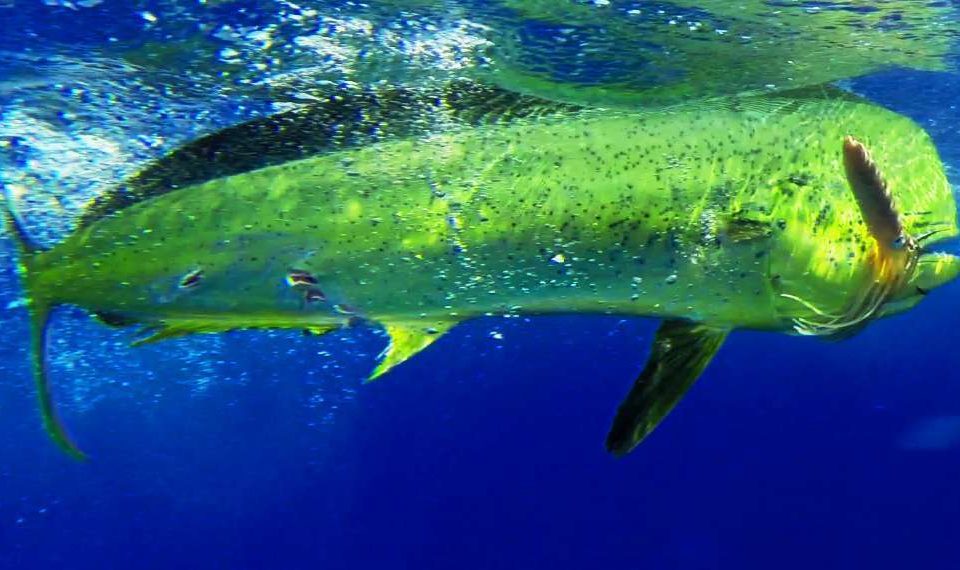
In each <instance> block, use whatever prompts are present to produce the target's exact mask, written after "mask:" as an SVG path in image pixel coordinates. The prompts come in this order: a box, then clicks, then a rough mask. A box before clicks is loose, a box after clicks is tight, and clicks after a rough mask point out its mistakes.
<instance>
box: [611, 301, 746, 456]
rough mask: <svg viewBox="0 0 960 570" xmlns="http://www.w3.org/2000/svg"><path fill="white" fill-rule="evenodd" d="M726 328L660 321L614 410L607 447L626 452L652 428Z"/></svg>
mask: <svg viewBox="0 0 960 570" xmlns="http://www.w3.org/2000/svg"><path fill="white" fill-rule="evenodd" d="M728 333H729V331H727V330H722V329H714V328H710V327H707V326H704V325H702V324H698V323H691V322H687V321H680V320H667V321H664V322H663V323H662V324H661V325H660V328H659V330H657V336H656V338H655V339H654V341H653V347H652V349H651V353H650V357H649V359H648V360H647V364H646V366H644V368H643V372H641V373H640V377H639V378H637V380H636V382H634V384H633V388H632V389H631V390H630V393H629V394H628V395H627V398H626V400H624V401H623V403H622V404H620V408H619V409H618V410H617V416H616V418H615V419H614V420H613V427H611V429H610V433H609V434H608V435H607V451H609V452H611V453H613V454H614V455H618V456H622V455H626V454H627V453H629V452H630V450H632V449H633V448H634V447H636V446H637V444H639V443H640V442H641V441H642V440H643V438H645V437H646V436H647V435H648V434H649V433H650V432H652V431H653V429H654V428H655V427H657V424H659V423H660V421H661V420H663V418H664V417H665V416H666V415H667V414H668V413H670V410H672V409H673V408H674V406H676V405H677V402H679V401H680V398H681V397H683V395H684V394H685V393H686V392H687V390H688V389H689V388H690V386H692V385H693V383H694V382H695V381H696V380H697V378H698V377H699V376H700V374H701V373H702V372H703V370H704V368H706V367H707V364H709V363H710V360H711V359H712V358H713V355H714V354H716V353H717V350H719V349H720V345H722V344H723V341H724V339H725V338H726V337H727V334H728Z"/></svg>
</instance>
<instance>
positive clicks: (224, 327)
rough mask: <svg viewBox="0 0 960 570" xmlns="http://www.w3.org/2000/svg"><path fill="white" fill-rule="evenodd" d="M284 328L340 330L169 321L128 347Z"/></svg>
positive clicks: (321, 329) (318, 328)
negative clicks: (244, 331)
mask: <svg viewBox="0 0 960 570" xmlns="http://www.w3.org/2000/svg"><path fill="white" fill-rule="evenodd" d="M284 328H298V329H301V330H304V331H307V332H308V333H309V334H312V335H318V336H319V335H322V334H326V333H328V332H330V331H332V330H335V329H337V328H340V325H334V324H331V325H307V326H304V325H301V324H292V325H291V324H287V323H281V322H278V323H271V322H267V323H262V324H258V323H254V324H252V325H249V326H238V325H237V324H236V323H228V322H217V321H202V320H184V321H171V322H164V323H160V324H159V325H157V326H154V327H148V328H147V329H144V332H146V333H147V336H144V337H143V338H139V339H137V340H135V341H133V342H132V343H130V346H143V345H145V344H152V343H155V342H159V341H161V340H167V339H170V338H177V337H181V336H186V335H188V334H205V333H221V332H227V331H232V330H238V329H284Z"/></svg>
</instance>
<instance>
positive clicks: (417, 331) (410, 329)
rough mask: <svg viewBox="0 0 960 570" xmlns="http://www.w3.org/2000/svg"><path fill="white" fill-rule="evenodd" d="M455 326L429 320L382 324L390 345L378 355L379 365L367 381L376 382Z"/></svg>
mask: <svg viewBox="0 0 960 570" xmlns="http://www.w3.org/2000/svg"><path fill="white" fill-rule="evenodd" d="M455 324H457V323H456V322H450V321H430V320H427V321H407V322H402V323H386V324H384V328H385V329H386V331H387V335H388V336H389V337H390V344H388V345H387V348H385V349H384V351H383V352H382V353H381V354H380V358H381V360H380V364H379V365H377V367H376V368H375V369H374V370H373V372H372V373H370V377H369V378H367V381H368V382H369V381H371V380H376V379H377V378H379V377H381V376H383V375H384V374H386V373H387V372H388V371H389V370H390V369H391V368H393V367H394V366H396V365H398V364H400V363H402V362H404V361H405V360H407V359H408V358H410V357H411V356H413V355H415V354H417V353H418V352H420V351H421V350H423V349H425V348H427V347H428V346H430V345H431V344H433V341H435V340H437V339H438V338H440V337H441V336H442V335H443V334H444V333H445V332H447V331H448V330H450V329H451V328H452V327H453V326H454V325H455Z"/></svg>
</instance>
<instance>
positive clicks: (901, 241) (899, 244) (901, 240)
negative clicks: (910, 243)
mask: <svg viewBox="0 0 960 570" xmlns="http://www.w3.org/2000/svg"><path fill="white" fill-rule="evenodd" d="M906 244H907V238H906V237H904V236H902V235H900V236H897V239H895V240H893V243H892V244H891V245H892V246H893V249H903V246H905V245H906Z"/></svg>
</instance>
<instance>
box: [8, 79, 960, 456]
mask: <svg viewBox="0 0 960 570" xmlns="http://www.w3.org/2000/svg"><path fill="white" fill-rule="evenodd" d="M845 141H846V142H845ZM8 218H9V222H10V224H11V225H12V226H13V227H14V229H18V224H17V221H16V219H15V218H14V217H13V216H12V215H8ZM18 233H20V234H22V230H18ZM956 234H957V225H956V206H955V203H954V199H953V196H952V193H951V189H950V186H949V184H948V183H947V180H946V177H945V175H944V171H943V165H942V164H941V161H940V159H939V158H938V156H937V152H936V149H935V148H934V146H933V143H932V142H931V141H930V139H929V137H928V136H927V135H926V134H925V133H924V131H923V130H922V129H921V128H920V127H918V126H917V125H916V124H914V123H913V122H912V121H910V120H909V119H907V118H905V117H902V116H900V115H897V114H895V113H892V112H890V111H887V110H884V109H882V108H880V107H877V106H875V105H872V104H870V103H867V102H864V101H861V100H857V99H854V98H852V97H849V96H841V95H829V96H828V95H826V94H820V95H816V96H812V95H809V94H806V95H797V96H789V95H784V96H777V97H767V98H753V99H731V100H723V101H717V102H707V103H698V104H694V105H684V106H680V107H675V108H671V109H667V110H662V111H658V112H655V113H652V112H626V111H603V110H571V109H566V110H563V111H562V112H557V113H554V114H548V115H546V116H541V117H539V118H536V119H524V118H519V119H513V120H509V121H494V122H492V123H490V124H482V125H471V126H469V128H467V127H464V128H453V129H447V130H445V131H441V132H437V133H435V134H428V135H423V136H398V137H395V138H392V139H390V140H384V141H380V142H376V143H372V144H365V145H362V146H352V147H351V146H347V147H344V148H341V149H339V150H338V149H333V150H330V151H328V152H324V153H321V154H317V155H315V156H310V157H307V158H301V159H298V160H290V161H285V162H281V163H279V164H274V165H271V166H265V167H262V168H259V169H256V170H252V171H248V172H240V173H236V174H230V175H226V176H223V177H220V178H216V179H213V180H208V181H205V182H199V183H195V184H191V185H188V186H186V187H182V188H179V189H175V190H172V189H171V190H169V191H166V192H164V193H158V194H157V195H155V196H153V197H150V198H149V199H145V200H142V201H138V202H136V203H134V204H132V205H128V206H125V207H122V208H119V209H117V210H116V211H114V212H109V213H104V215H98V216H88V217H87V218H86V219H85V220H84V222H83V224H82V225H81V227H80V228H79V229H78V230H77V231H76V232H75V233H73V234H72V235H71V236H69V237H68V238H67V239H66V240H64V241H63V242H62V243H60V244H58V245H57V246H55V247H53V248H52V249H49V250H47V251H33V252H29V251H26V252H25V254H24V256H23V257H22V265H23V275H24V277H25V283H26V288H27V291H28V294H29V296H30V298H31V303H32V305H31V307H32V311H33V314H34V316H35V320H36V321H37V323H36V328H37V329H38V331H39V332H37V333H36V334H35V336H36V337H42V336H43V332H42V331H43V329H44V328H45V327H44V326H43V323H44V321H45V315H46V313H47V311H48V310H49V308H51V307H53V306H55V305H59V304H72V305H76V306H80V307H83V308H86V309H88V310H90V311H92V312H95V313H97V314H99V315H101V317H102V319H103V320H104V321H106V322H108V323H113V324H132V323H137V324H141V325H143V326H144V327H146V328H147V329H148V330H150V331H151V332H152V336H148V337H146V338H143V339H141V341H140V342H149V341H153V340H160V339H163V338H168V337H172V336H177V335H182V334H189V333H195V332H217V331H225V330H231V329H237V328H299V329H306V330H311V331H315V332H326V331H329V330H333V329H335V328H339V327H344V326H350V325H353V324H356V323H363V322H367V323H374V324H377V325H381V326H383V327H385V328H386V330H387V332H388V334H389V335H390V337H391V344H390V346H389V347H388V349H387V350H386V351H385V355H384V358H383V361H382V362H381V364H380V365H379V367H378V368H377V369H376V370H375V371H374V373H373V377H376V376H379V375H381V374H383V373H384V372H386V371H387V370H388V369H390V368H391V367H392V366H394V365H396V364H398V363H400V362H402V361H403V360H405V359H406V358H408V357H410V356H412V355H413V354H415V353H416V352H418V351H419V350H421V349H423V348H425V347H426V346H427V345H429V344H430V343H431V342H432V341H433V340H434V339H436V338H437V337H439V336H440V335H442V334H443V333H444V332H446V331H447V330H449V329H450V328H451V327H452V326H454V325H455V324H457V323H459V322H462V321H464V320H468V319H471V318H474V317H478V316H483V315H506V314H533V315H537V314H550V313H590V314H615V315H622V316H648V317H660V318H663V319H667V320H666V321H665V323H664V326H663V327H662V328H661V331H660V333H658V338H657V340H656V341H655V345H654V350H653V354H652V357H651V360H650V362H648V365H647V368H646V369H645V370H644V372H643V374H641V377H640V378H639V379H638V381H637V384H636V385H635V387H634V390H633V391H632V392H631V394H630V396H629V397H628V399H627V401H626V402H625V403H624V405H623V406H622V407H621V411H620V414H619V415H618V418H617V421H616V422H615V424H614V430H613V431H612V432H611V436H610V439H608V447H609V448H610V449H611V451H614V452H615V453H623V452H626V451H628V450H629V449H631V448H632V447H633V446H634V445H636V443H638V442H639V441H640V439H642V438H643V437H644V436H645V435H646V434H647V433H648V432H649V431H650V430H651V429H653V427H654V426H655V425H656V424H657V423H658V422H659V420H660V419H661V418H662V417H663V416H664V415H665V414H666V413H667V412H668V411H669V410H670V409H671V408H672V407H673V405H674V404H676V401H677V400H678V399H679V398H680V396H682V394H683V392H684V391H685V390H686V389H687V388H688V387H689V386H690V384H692V382H693V381H694V380H695V379H696V377H697V376H698V375H699V374H700V372H701V371H702V370H703V368H704V367H705V366H706V364H707V363H708V362H709V360H710V357H712V355H713V353H714V352H715V351H716V350H717V349H718V348H719V346H720V345H721V344H722V341H723V338H724V337H725V335H726V334H727V332H728V331H730V330H732V329H736V328H749V329H760V330H771V331H780V332H787V333H794V334H796V333H799V334H812V335H822V336H831V337H839V336H844V335H846V334H851V333H853V332H855V331H856V330H859V328H860V327H862V326H863V325H864V324H866V323H867V322H868V321H869V320H870V319H872V318H874V317H877V316H881V315H884V314H888V313H891V312H896V311H900V310H903V309H905V308H907V307H910V306H912V305H913V304H914V303H915V302H916V301H917V300H919V299H920V298H921V297H922V295H923V294H925V293H926V292H927V291H929V290H930V289H932V288H934V287H936V286H939V285H941V284H943V283H945V282H947V281H949V280H951V279H953V278H954V277H955V276H956V274H957V272H958V263H957V259H956V258H954V257H952V256H948V255H945V254H937V253H926V252H925V251H923V250H922V249H921V244H920V242H921V241H923V240H926V238H928V237H931V236H932V237H931V239H929V240H927V241H926V242H925V243H923V244H922V245H923V246H926V245H929V242H931V241H933V239H937V240H939V239H943V238H947V237H951V236H954V235H956ZM22 239H23V238H22ZM25 248H26V249H27V250H29V247H28V246H27V245H25ZM41 346H42V338H40V339H39V340H36V345H35V347H36V348H40V347H41ZM36 369H37V376H38V382H39V384H40V387H41V403H42V405H43V407H44V411H45V418H46V422H47V427H48V429H50V431H51V432H52V433H53V435H54V437H55V439H57V441H58V442H60V444H61V445H62V446H63V447H65V448H67V449H68V450H70V451H72V452H73V453H74V454H77V455H79V452H78V451H77V450H76V447H75V446H74V444H73V443H72V442H71V441H70V440H69V438H68V437H67V436H66V432H65V431H64V430H63V428H62V426H60V425H59V422H57V421H56V417H55V415H54V411H53V407H52V403H51V402H52V400H51V399H50V397H49V389H48V388H47V387H46V379H45V377H44V374H43V358H42V355H38V356H37V364H36Z"/></svg>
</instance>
